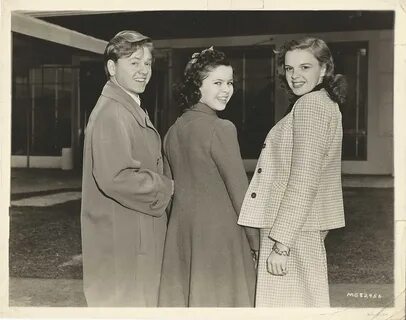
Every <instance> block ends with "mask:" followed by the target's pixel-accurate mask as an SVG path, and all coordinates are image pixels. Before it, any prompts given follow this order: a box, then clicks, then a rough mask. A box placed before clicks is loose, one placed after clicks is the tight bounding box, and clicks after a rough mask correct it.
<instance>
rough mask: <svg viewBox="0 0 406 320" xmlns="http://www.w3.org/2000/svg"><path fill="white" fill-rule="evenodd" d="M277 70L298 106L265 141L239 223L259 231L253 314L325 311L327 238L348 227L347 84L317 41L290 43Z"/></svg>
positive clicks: (294, 104) (283, 47) (281, 54)
mask: <svg viewBox="0 0 406 320" xmlns="http://www.w3.org/2000/svg"><path fill="white" fill-rule="evenodd" d="M278 64H279V67H280V69H281V70H280V71H281V78H282V79H283V82H284V83H285V84H286V88H287V89H288V91H289V93H291V94H292V97H294V99H295V100H296V101H293V102H294V103H293V102H292V105H293V106H292V108H291V109H290V110H289V112H288V113H287V114H286V116H285V117H284V118H283V119H282V120H280V121H279V122H278V123H277V124H276V125H275V126H274V127H273V128H272V130H271V131H270V132H269V134H268V136H267V137H266V140H265V143H264V145H263V150H262V152H261V155H260V158H259V160H258V164H257V167H256V170H255V174H254V176H253V178H252V181H251V184H250V186H249V188H248V191H247V193H246V195H245V198H244V202H243V206H242V209H241V213H240V217H239V221H238V223H239V224H241V225H245V226H251V227H257V228H260V230H261V231H260V252H259V263H258V279H257V291H256V306H257V307H328V306H329V290H328V278H327V260H326V251H325V247H324V238H325V236H326V235H327V232H328V230H330V229H336V228H341V227H343V226H344V225H345V222H344V210H343V198H342V189H341V141H342V123H341V112H340V109H339V105H338V104H339V103H343V102H344V99H345V91H346V90H345V89H346V84H345V79H344V77H343V76H341V75H334V64H333V59H332V56H331V53H330V50H329V48H328V47H327V45H326V44H325V42H324V41H323V40H321V39H317V38H305V39H302V40H299V41H290V42H287V43H286V44H285V45H284V46H282V48H281V49H280V51H279V52H278Z"/></svg>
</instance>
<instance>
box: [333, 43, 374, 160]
mask: <svg viewBox="0 0 406 320" xmlns="http://www.w3.org/2000/svg"><path fill="white" fill-rule="evenodd" d="M328 45H329V47H330V49H331V52H332V54H333V57H334V63H335V71H336V73H341V74H344V75H345V77H346V79H347V82H348V96H347V101H346V103H345V104H344V105H343V106H342V119H343V151H342V158H343V160H367V133H368V132H367V127H368V126H367V120H368V113H367V111H368V104H367V96H368V43H367V42H336V43H329V44H328Z"/></svg>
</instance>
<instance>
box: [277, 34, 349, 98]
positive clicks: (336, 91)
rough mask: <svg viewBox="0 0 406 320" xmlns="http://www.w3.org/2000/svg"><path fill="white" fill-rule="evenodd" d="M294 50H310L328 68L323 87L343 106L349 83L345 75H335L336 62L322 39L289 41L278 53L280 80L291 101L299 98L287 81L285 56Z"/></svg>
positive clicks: (307, 38)
mask: <svg viewBox="0 0 406 320" xmlns="http://www.w3.org/2000/svg"><path fill="white" fill-rule="evenodd" d="M293 50H308V51H309V52H311V53H312V54H313V56H314V57H315V58H316V59H317V60H318V61H319V64H320V65H325V66H326V73H325V75H324V77H323V81H322V83H321V86H322V87H323V88H325V89H326V91H327V92H328V94H329V96H330V98H331V99H332V100H333V101H335V102H337V103H338V104H340V105H342V104H343V103H344V102H345V99H346V95H347V81H346V79H345V77H344V76H343V75H341V74H334V61H333V57H332V55H331V52H330V49H329V48H328V46H327V44H326V43H325V42H324V41H323V40H321V39H318V38H312V37H306V38H303V39H301V40H291V41H288V42H286V43H285V44H284V45H283V46H281V47H280V49H279V50H277V51H276V54H277V64H278V75H279V79H280V80H281V84H282V87H283V88H284V89H286V90H287V91H288V92H289V95H290V98H291V100H295V99H297V97H295V95H294V94H293V92H292V90H291V89H290V87H289V85H288V83H287V81H286V72H285V55H286V53H287V52H288V51H293Z"/></svg>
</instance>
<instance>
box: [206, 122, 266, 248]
mask: <svg viewBox="0 0 406 320" xmlns="http://www.w3.org/2000/svg"><path fill="white" fill-rule="evenodd" d="M216 124H217V125H216V126H215V129H214V132H213V140H212V144H211V154H212V158H213V160H214V162H215V163H216V166H217V169H218V171H219V173H220V176H221V178H222V179H223V181H224V184H225V186H226V188H227V192H228V194H229V196H230V199H231V202H232V204H233V207H234V210H235V212H236V213H237V216H238V215H239V214H240V210H241V206H242V202H243V200H244V196H245V192H246V191H247V189H248V178H247V174H246V173H245V169H244V165H243V162H242V159H241V153H240V146H239V144H238V139H237V130H236V128H235V126H234V124H233V123H232V122H230V121H227V120H220V119H219V120H218V121H217V123H216ZM244 229H245V233H246V235H247V238H248V241H249V244H250V247H251V249H253V250H258V249H259V233H258V229H256V228H250V227H244Z"/></svg>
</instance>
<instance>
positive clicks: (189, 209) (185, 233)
mask: <svg viewBox="0 0 406 320" xmlns="http://www.w3.org/2000/svg"><path fill="white" fill-rule="evenodd" d="M164 150H165V155H166V157H165V160H167V161H165V164H168V168H169V169H170V170H168V171H169V172H170V173H171V174H172V176H173V178H174V180H175V194H174V198H173V205H172V210H171V215H170V218H169V225H168V232H167V237H166V242H165V252H164V261H163V267H162V277H161V286H160V296H159V306H162V307H252V306H253V305H254V289H255V268H254V263H253V260H252V256H251V252H250V247H251V248H252V249H258V247H259V244H258V241H259V239H258V232H257V230H256V229H250V228H242V227H240V226H238V225H237V219H238V214H239V212H240V209H241V204H242V201H243V199H244V194H245V191H246V189H247V187H248V179H247V175H246V173H245V170H244V166H243V162H242V160H241V154H240V148H239V145H238V139H237V130H236V128H235V126H234V124H233V123H232V122H230V121H228V120H224V119H220V118H219V117H218V116H217V114H216V112H215V111H214V110H212V109H211V108H209V107H208V106H207V105H205V104H203V103H198V104H197V105H195V106H194V107H193V108H192V109H189V110H187V111H186V112H185V113H184V114H183V115H182V116H181V117H180V118H178V120H177V121H176V122H175V124H174V125H173V126H172V127H171V128H170V129H169V131H168V133H167V135H166V140H165V143H164Z"/></svg>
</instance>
